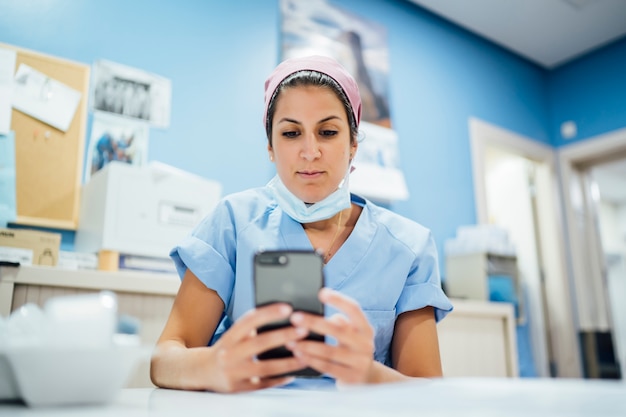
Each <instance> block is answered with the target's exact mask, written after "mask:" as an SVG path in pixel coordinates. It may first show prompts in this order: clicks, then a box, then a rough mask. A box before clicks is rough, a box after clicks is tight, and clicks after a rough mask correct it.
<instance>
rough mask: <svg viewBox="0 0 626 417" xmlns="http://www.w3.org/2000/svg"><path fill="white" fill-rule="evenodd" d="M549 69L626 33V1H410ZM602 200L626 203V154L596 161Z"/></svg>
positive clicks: (595, 170)
mask: <svg viewBox="0 0 626 417" xmlns="http://www.w3.org/2000/svg"><path fill="white" fill-rule="evenodd" d="M409 1H411V2H413V3H415V4H417V5H418V6H421V7H423V8H425V9H427V10H429V11H431V12H433V13H434V14H436V15H439V16H441V17H443V18H445V19H447V20H449V21H451V22H453V23H455V24H457V25H459V26H461V27H463V28H465V29H467V30H469V31H471V32H473V33H475V34H477V35H479V36H482V37H483V38H486V39H488V40H490V41H492V42H494V43H496V44H498V45H500V46H502V47H504V48H506V49H508V50H510V51H512V52H514V53H516V54H518V55H520V56H522V57H524V58H526V59H528V60H530V61H532V62H534V63H536V64H538V65H540V66H542V67H544V68H547V69H551V68H555V67H556V66H558V65H560V64H564V63H566V62H568V61H570V60H572V59H575V58H577V57H580V56H581V55H584V54H586V53H589V52H591V51H593V50H594V49H597V48H599V47H602V46H604V45H606V44H608V43H610V42H612V41H614V40H617V39H618V38H621V37H623V36H626V0H409ZM593 177H594V180H595V181H596V183H597V184H598V188H599V189H600V194H601V196H602V199H604V200H607V201H610V202H612V203H615V204H626V159H622V160H619V161H615V162H612V163H610V164H602V165H599V166H596V167H595V168H594V170H593Z"/></svg>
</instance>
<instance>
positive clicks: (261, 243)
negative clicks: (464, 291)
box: [170, 187, 452, 365]
mask: <svg viewBox="0 0 626 417" xmlns="http://www.w3.org/2000/svg"><path fill="white" fill-rule="evenodd" d="M351 198H352V202H353V203H355V204H358V205H360V206H361V207H363V210H362V212H361V215H360V217H359V219H358V221H357V223H356V225H355V227H354V230H353V231H352V233H351V234H350V236H349V237H348V239H347V240H346V242H345V243H344V244H343V245H342V246H341V248H340V249H339V250H338V251H337V252H336V253H335V255H334V256H333V257H332V258H331V259H330V261H329V262H328V264H326V265H325V266H324V277H325V280H326V283H325V285H326V286H327V287H330V288H333V289H335V290H338V291H340V292H342V293H343V294H346V295H348V296H350V297H352V298H354V299H355V300H357V301H358V303H359V304H360V306H361V308H362V309H363V311H364V313H365V315H366V316H367V318H368V320H369V322H370V324H371V325H372V326H373V327H374V329H375V353H374V359H375V360H377V361H379V362H382V363H384V364H387V365H390V357H389V348H390V345H391V339H392V336H393V329H394V324H395V320H396V318H397V317H398V315H400V314H401V313H404V312H405V311H411V310H418V309H420V308H423V307H426V306H432V307H434V309H435V317H436V319H437V321H439V320H441V319H442V318H443V317H444V316H445V315H446V314H447V313H448V312H450V311H452V304H451V303H450V301H449V300H448V298H447V297H446V295H445V294H444V292H443V291H442V289H441V282H440V277H439V267H438V261H437V248H436V245H435V243H434V240H433V238H432V235H431V233H430V231H429V230H428V229H426V228H425V227H423V226H421V225H420V224H418V223H416V222H414V221H412V220H409V219H407V218H405V217H402V216H400V215H398V214H396V213H393V212H391V211H390V210H387V209H384V208H382V207H379V206H377V205H375V204H373V203H372V202H370V201H368V200H366V199H363V198H361V197H358V196H355V195H352V196H351ZM276 249H301V250H312V249H314V248H313V247H312V245H311V242H310V241H309V239H308V237H307V235H306V232H305V231H304V228H303V227H302V225H301V224H300V223H298V222H296V221H295V220H293V219H292V218H291V217H289V216H288V215H287V214H286V213H284V212H283V211H282V210H281V209H280V207H279V206H278V204H277V203H276V201H275V200H274V198H273V195H272V191H271V190H270V189H269V188H267V187H261V188H254V189H250V190H247V191H243V192H239V193H235V194H231V195H229V196H226V197H224V198H223V199H222V200H221V201H220V203H219V204H218V205H217V207H216V208H215V209H214V210H213V212H212V213H211V214H209V215H208V216H207V217H206V218H205V219H204V220H203V221H202V222H201V223H200V224H199V225H198V226H197V227H196V228H195V229H194V230H193V231H192V233H191V234H190V235H189V236H187V237H186V238H185V239H183V240H182V242H180V244H179V245H177V246H176V247H175V248H174V249H172V252H171V253H170V255H171V257H172V259H173V260H174V262H175V263H176V267H177V270H178V273H179V275H180V276H181V278H182V277H183V276H184V274H185V271H186V270H187V268H189V269H190V270H191V271H192V272H193V273H194V274H195V275H196V276H197V277H198V278H199V279H200V281H202V282H203V283H204V284H205V285H206V286H207V287H208V288H211V289H213V290H215V291H216V292H217V293H218V295H219V296H220V297H221V298H222V300H223V301H224V305H225V306H226V308H225V311H224V317H223V319H222V322H221V323H220V325H219V326H218V329H217V330H216V332H215V334H214V336H213V340H212V341H211V344H212V343H214V342H215V341H216V340H217V339H218V338H219V337H220V336H221V334H222V333H223V332H224V331H226V330H227V329H228V327H230V325H231V324H232V322H233V321H235V320H237V319H238V318H239V317H241V315H243V314H244V313H245V312H246V311H248V310H250V309H252V308H254V294H253V293H252V291H253V272H252V261H253V256H254V254H255V253H256V252H258V251H259V250H276ZM334 313H336V311H335V310H334V309H332V308H331V307H326V309H325V315H326V316H327V317H328V316H331V315H333V314H334Z"/></svg>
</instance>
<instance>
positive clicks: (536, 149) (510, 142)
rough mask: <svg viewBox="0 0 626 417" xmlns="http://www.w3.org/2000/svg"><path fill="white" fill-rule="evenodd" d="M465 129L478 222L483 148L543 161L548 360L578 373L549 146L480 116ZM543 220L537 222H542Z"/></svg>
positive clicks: (562, 372) (483, 201) (561, 370)
mask: <svg viewBox="0 0 626 417" xmlns="http://www.w3.org/2000/svg"><path fill="white" fill-rule="evenodd" d="M469 131H470V140H471V151H472V165H473V175H474V195H475V204H476V217H477V222H478V223H479V224H487V223H488V222H489V220H488V215H487V195H486V186H485V182H484V178H485V160H486V151H487V148H488V147H495V148H499V149H503V150H505V151H507V152H510V153H513V154H515V155H518V156H521V157H524V158H527V159H531V160H533V161H536V162H538V163H541V164H544V165H545V166H546V167H547V169H548V171H549V184H545V187H544V188H547V189H549V190H551V193H550V195H551V196H552V197H553V198H551V200H552V201H551V202H550V204H548V205H547V207H549V209H548V210H547V212H546V210H543V211H542V212H541V213H540V214H539V217H541V218H542V219H541V218H540V219H538V221H540V225H541V227H542V228H549V229H550V230H546V233H545V234H546V235H549V236H551V237H552V239H551V241H550V242H547V243H544V242H542V245H541V247H542V252H544V253H545V256H544V259H549V260H550V262H549V264H550V265H551V266H550V267H549V270H547V271H545V272H546V277H548V278H547V279H546V293H547V294H546V296H547V299H548V300H549V301H548V309H549V311H548V316H549V317H550V321H551V323H544V326H547V329H548V334H549V337H550V343H551V346H552V349H553V354H554V358H553V359H554V360H555V361H556V365H557V376H562V377H580V376H581V370H582V368H581V361H580V349H579V342H578V336H577V333H576V326H575V321H574V314H573V310H572V300H573V298H572V297H571V294H572V291H571V284H570V281H569V279H568V276H567V272H566V271H567V262H566V252H565V239H564V236H565V230H564V221H563V217H562V214H561V213H562V212H563V211H562V204H561V199H560V198H559V196H560V193H559V188H560V187H559V183H558V175H557V167H556V156H555V151H554V149H553V148H552V147H550V146H548V145H545V144H543V143H541V142H539V141H536V140H533V139H531V138H528V137H525V136H522V135H519V134H516V133H513V132H511V131H508V130H506V129H503V128H500V127H498V126H495V125H492V124H489V123H487V122H485V121H482V120H480V119H477V118H474V117H471V118H470V119H469ZM542 220H543V221H542Z"/></svg>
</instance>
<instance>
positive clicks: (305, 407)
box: [0, 378, 626, 417]
mask: <svg viewBox="0 0 626 417" xmlns="http://www.w3.org/2000/svg"><path fill="white" fill-rule="evenodd" d="M0 415H2V416H4V417H9V416H85V417H90V416H105V417H108V416H172V415H173V416H196V415H198V416H222V415H224V416H255V417H256V416H294V415H297V416H311V417H320V416H323V417H333V416H341V417H346V416H359V417H367V416H393V417H398V416H420V417H428V416H437V417H447V416H455V417H458V416H480V417H489V416H498V417H502V416H506V417H516V416H532V417H544V416H559V417H563V416H568V417H569V416H593V417H598V416H621V417H623V416H626V383H624V382H621V381H607V380H578V379H558V380H556V379H515V378H507V379H500V378H445V379H439V380H416V381H414V382H410V383H401V384H385V385H375V386H364V387H356V388H345V389H338V390H332V391H302V390H284V389H270V390H264V391H258V392H251V393H243V394H215V393H209V392H189V391H173V390H163V389H125V390H122V391H121V393H120V395H119V396H118V397H117V399H116V400H115V401H114V402H113V403H111V404H107V405H103V406H73V407H56V408H27V407H26V406H24V405H22V404H7V403H4V404H3V403H0Z"/></svg>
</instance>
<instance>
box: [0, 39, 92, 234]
mask: <svg viewBox="0 0 626 417" xmlns="http://www.w3.org/2000/svg"><path fill="white" fill-rule="evenodd" d="M0 47H1V48H5V49H11V50H15V51H17V59H16V68H15V69H16V70H17V68H18V67H19V65H20V64H26V65H28V66H30V67H32V68H34V69H35V70H37V71H39V72H41V73H43V74H45V75H47V76H48V77H50V78H52V79H54V80H57V81H59V82H61V83H63V84H66V85H67V86H69V87H71V88H73V89H75V90H78V91H80V92H81V93H82V96H81V99H80V102H79V104H78V108H77V110H76V113H75V115H74V118H73V119H72V121H71V123H70V126H69V128H68V129H67V131H65V132H63V131H61V130H59V129H56V128H54V127H52V126H50V125H48V124H46V123H44V122H42V121H40V120H38V119H36V118H34V117H31V116H29V115H27V114H25V113H22V112H20V111H18V110H16V109H12V119H11V129H12V130H13V131H14V132H15V171H16V172H15V182H16V211H17V218H16V220H15V223H17V224H22V225H30V226H39V227H50V228H58V229H68V230H76V228H77V226H78V218H79V208H80V187H81V179H82V172H83V163H84V161H83V159H84V149H85V133H86V125H87V100H88V91H89V77H90V67H89V66H88V65H85V64H82V63H78V62H73V61H68V60H65V59H61V58H57V57H53V56H49V55H45V54H41V53H38V52H34V51H29V50H26V49H22V48H18V47H15V46H12V45H7V44H2V43H0Z"/></svg>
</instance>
